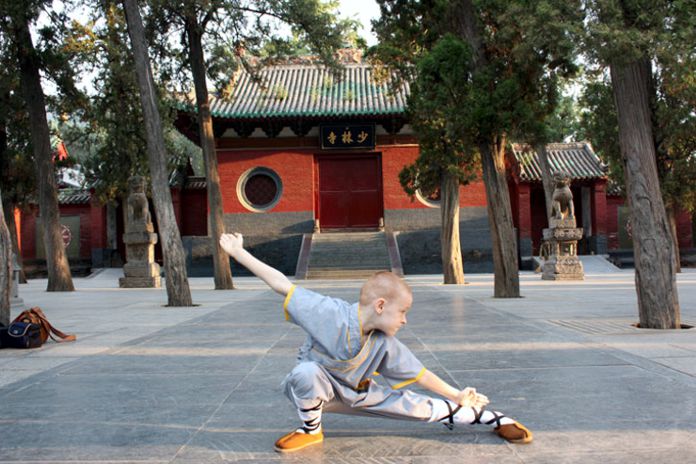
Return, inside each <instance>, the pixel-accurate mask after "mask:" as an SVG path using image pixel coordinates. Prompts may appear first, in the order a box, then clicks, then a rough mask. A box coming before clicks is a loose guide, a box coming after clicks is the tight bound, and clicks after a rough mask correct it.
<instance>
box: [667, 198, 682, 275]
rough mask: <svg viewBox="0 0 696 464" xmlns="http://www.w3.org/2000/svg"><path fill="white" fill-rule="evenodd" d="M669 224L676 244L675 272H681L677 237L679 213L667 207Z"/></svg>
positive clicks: (671, 207)
mask: <svg viewBox="0 0 696 464" xmlns="http://www.w3.org/2000/svg"><path fill="white" fill-rule="evenodd" d="M666 209H667V211H666V212H667V222H669V231H670V235H671V237H672V242H673V243H674V270H675V272H681V256H680V255H679V236H678V235H677V212H676V211H675V209H674V206H667V208H666Z"/></svg>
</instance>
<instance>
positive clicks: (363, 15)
mask: <svg viewBox="0 0 696 464" xmlns="http://www.w3.org/2000/svg"><path fill="white" fill-rule="evenodd" d="M339 4H340V6H339V11H340V13H341V16H343V17H344V18H354V19H357V20H358V21H360V22H361V23H362V24H363V27H362V31H360V32H361V34H360V35H361V36H362V37H364V38H365V40H366V41H367V44H368V45H374V44H376V43H377V38H376V37H375V36H374V34H372V31H371V26H370V20H371V19H374V18H377V17H379V6H377V2H376V1H375V0H340V1H339Z"/></svg>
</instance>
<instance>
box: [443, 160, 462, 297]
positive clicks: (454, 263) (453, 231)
mask: <svg viewBox="0 0 696 464" xmlns="http://www.w3.org/2000/svg"><path fill="white" fill-rule="evenodd" d="M440 191H441V193H442V202H441V203H440V216H441V220H442V229H441V232H440V242H441V247H442V273H443V274H444V281H445V282H444V283H446V284H463V283H464V267H463V264H462V250H461V243H460V241H459V179H457V177H456V176H453V175H452V174H449V173H446V174H445V175H444V176H443V178H442V187H441V189H440Z"/></svg>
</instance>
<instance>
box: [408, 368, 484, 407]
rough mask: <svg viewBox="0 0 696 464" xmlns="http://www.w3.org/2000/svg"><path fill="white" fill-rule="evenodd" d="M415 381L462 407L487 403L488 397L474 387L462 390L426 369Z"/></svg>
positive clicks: (480, 405)
mask: <svg viewBox="0 0 696 464" xmlns="http://www.w3.org/2000/svg"><path fill="white" fill-rule="evenodd" d="M416 383H417V384H418V385H420V386H421V387H423V388H425V389H427V390H430V391H431V392H433V393H436V394H438V395H440V396H443V397H445V398H447V399H448V400H450V401H453V402H454V403H457V404H459V405H461V406H464V407H469V406H474V407H477V408H482V407H483V406H485V405H487V404H488V398H487V397H486V395H482V394H481V393H477V392H476V389H475V388H471V387H467V388H465V389H464V390H457V389H456V388H454V387H453V386H452V385H450V384H448V383H447V382H445V381H444V380H442V379H441V378H440V377H438V376H437V375H435V374H434V373H432V372H430V371H429V370H427V369H426V371H425V373H424V374H423V375H422V376H421V378H420V379H418V380H417V381H416Z"/></svg>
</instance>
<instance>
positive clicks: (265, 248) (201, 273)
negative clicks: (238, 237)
mask: <svg viewBox="0 0 696 464" xmlns="http://www.w3.org/2000/svg"><path fill="white" fill-rule="evenodd" d="M182 241H183V243H184V250H185V251H186V266H187V271H188V275H189V277H212V276H213V258H212V254H213V252H212V240H211V239H210V238H209V237H191V236H187V237H183V238H182ZM301 244H302V234H295V235H253V236H251V235H247V236H245V237H244V248H246V249H247V250H248V251H249V252H250V253H251V254H252V255H254V256H256V257H257V258H258V259H260V260H261V261H263V262H264V263H266V264H268V265H269V266H272V267H274V268H276V269H278V270H279V271H280V272H282V273H283V274H285V275H294V274H295V268H296V267H297V258H298V256H299V254H300V245H301ZM230 263H231V269H232V276H233V277H234V276H248V275H251V273H250V272H249V271H248V270H247V269H246V268H245V267H243V266H240V265H239V264H237V263H236V262H235V261H234V260H233V259H230Z"/></svg>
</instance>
